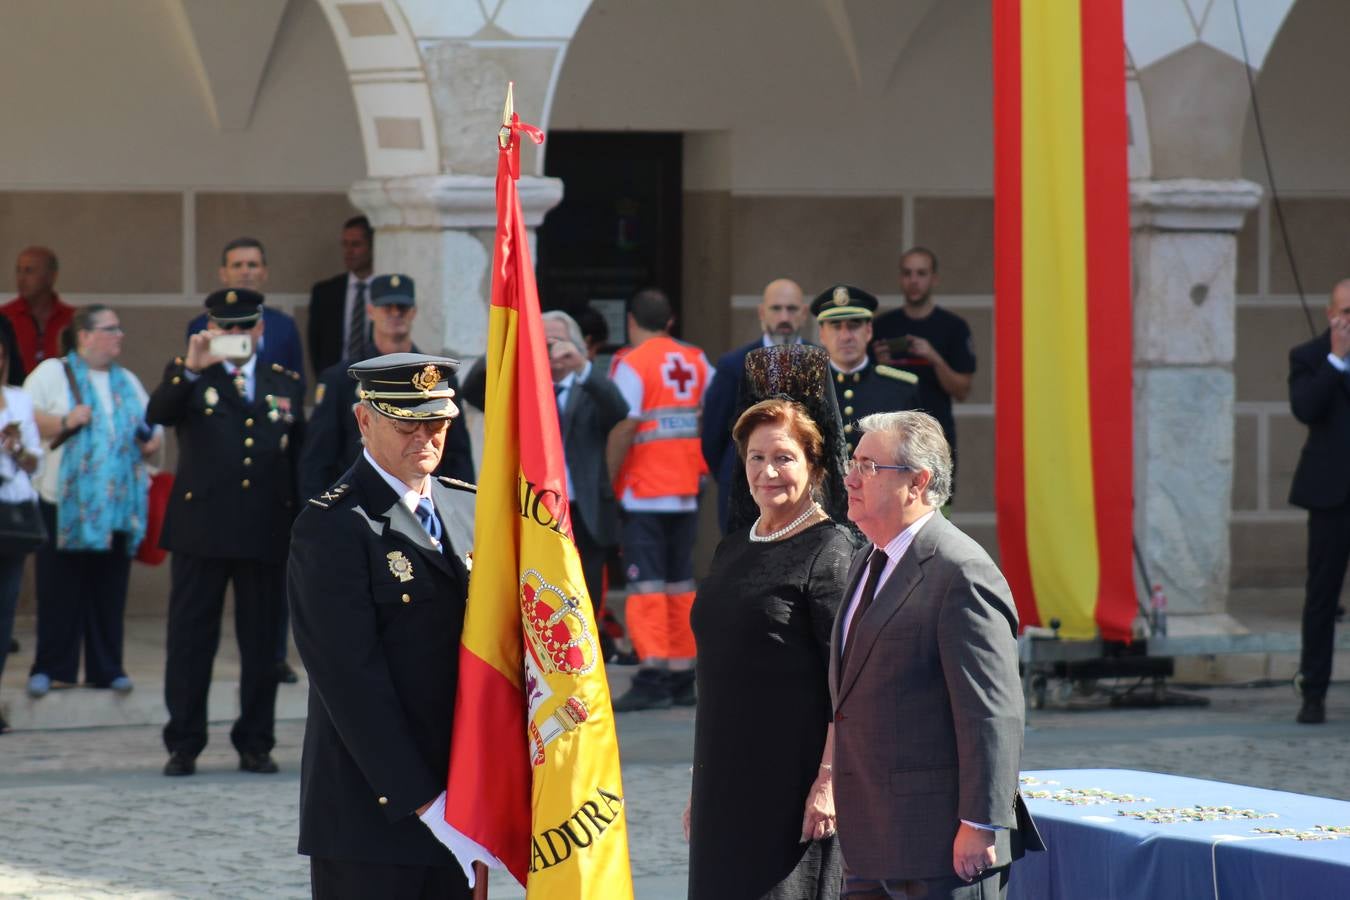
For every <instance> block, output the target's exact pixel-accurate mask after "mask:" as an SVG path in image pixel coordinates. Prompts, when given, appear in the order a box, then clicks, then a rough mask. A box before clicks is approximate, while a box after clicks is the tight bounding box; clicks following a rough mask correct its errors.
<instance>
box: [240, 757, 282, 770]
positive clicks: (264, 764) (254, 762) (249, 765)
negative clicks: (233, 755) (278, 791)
mask: <svg viewBox="0 0 1350 900" xmlns="http://www.w3.org/2000/svg"><path fill="white" fill-rule="evenodd" d="M239 770H240V771H241V772H256V773H257V774H259V775H275V774H276V773H277V771H278V769H277V764H276V762H275V761H273V759H272V754H270V753H240V754H239Z"/></svg>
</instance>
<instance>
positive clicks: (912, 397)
mask: <svg viewBox="0 0 1350 900" xmlns="http://www.w3.org/2000/svg"><path fill="white" fill-rule="evenodd" d="M830 374H831V375H832V376H833V377H834V396H835V399H837V400H838V401H839V414H840V416H841V417H842V418H843V422H844V440H845V441H847V442H848V449H849V452H852V451H853V450H854V449H855V448H856V447H857V446H858V438H860V437H861V436H862V434H861V432H859V431H858V420H859V419H862V418H863V417H864V416H870V415H872V414H873V413H883V412H900V411H901V410H906V409H918V408H919V387H918V381H919V379H918V378H917V377H916V376H914V375H913V374H911V373H909V372H905V371H902V370H900V369H893V368H891V367H890V366H879V365H877V364H876V363H874V362H872V359H871V357H868V359H867V365H865V366H863V367H862V368H861V369H859V370H858V371H856V372H849V373H847V374H845V373H844V372H839V371H836V370H835V369H834V368H833V367H831V368H830Z"/></svg>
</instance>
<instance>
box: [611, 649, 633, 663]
mask: <svg viewBox="0 0 1350 900" xmlns="http://www.w3.org/2000/svg"><path fill="white" fill-rule="evenodd" d="M638 662H639V660H638V655H637V654H636V653H634V652H633V651H632V650H615V651H614V652H613V653H612V654H610V655H609V656H606V657H605V665H607V666H636V665H637V664H638Z"/></svg>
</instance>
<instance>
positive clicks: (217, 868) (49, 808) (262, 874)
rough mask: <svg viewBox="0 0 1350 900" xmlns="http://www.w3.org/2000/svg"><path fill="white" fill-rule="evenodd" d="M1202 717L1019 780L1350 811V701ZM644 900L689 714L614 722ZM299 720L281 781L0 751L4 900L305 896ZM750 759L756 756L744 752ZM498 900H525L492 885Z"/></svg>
mask: <svg viewBox="0 0 1350 900" xmlns="http://www.w3.org/2000/svg"><path fill="white" fill-rule="evenodd" d="M1196 693H1197V694H1200V695H1203V696H1205V697H1207V698H1209V699H1210V701H1211V704H1210V705H1209V706H1208V707H1203V708H1194V707H1171V708H1162V709H1103V708H1101V704H1100V703H1097V702H1095V701H1090V700H1083V699H1079V700H1075V701H1073V704H1074V705H1075V706H1078V707H1082V708H1058V709H1052V710H1048V711H1038V712H1037V713H1035V714H1034V716H1033V721H1032V728H1031V729H1030V730H1029V731H1028V733H1027V741H1026V744H1027V747H1026V753H1025V756H1024V768H1027V769H1048V768H1074V767H1085V768H1086V767H1092V768H1103V767H1105V768H1110V767H1121V768H1138V769H1148V770H1152V771H1161V772H1172V773H1177V774H1183V775H1191V776H1196V777H1203V778H1212V779H1217V780H1222V781H1233V782H1241V783H1245V784H1252V785H1259V786H1262V787H1271V788H1279V789H1284V790H1292V791H1297V792H1303V793H1316V794H1322V795H1325V796H1332V797H1339V798H1342V799H1350V754H1346V753H1345V752H1344V748H1345V746H1346V742H1347V740H1350V688H1346V687H1343V686H1337V687H1335V688H1333V691H1332V694H1331V697H1330V698H1329V699H1330V703H1329V707H1328V711H1329V715H1330V722H1329V723H1328V724H1327V725H1324V726H1321V727H1318V728H1309V727H1306V726H1297V725H1295V724H1294V723H1293V714H1294V711H1295V709H1296V701H1295V698H1294V697H1293V694H1292V692H1291V691H1290V689H1289V688H1288V687H1287V686H1284V685H1281V686H1274V687H1258V688H1248V689H1242V688H1221V689H1212V690H1206V691H1202V692H1199V691H1198V692H1196ZM619 721H620V742H621V745H622V753H623V758H624V783H625V791H626V794H627V797H628V803H629V815H630V830H631V851H632V858H633V874H634V877H635V882H636V885H637V892H638V898H639V900H672V898H677V897H681V898H682V897H683V896H684V887H683V879H684V872H685V866H686V851H685V847H684V842H683V839H682V837H681V835H680V830H679V814H680V810H681V809H682V808H683V806H684V802H685V799H686V797H687V792H688V783H689V781H688V779H689V776H688V765H689V757H690V753H691V749H692V715H691V713H690V711H688V710H672V711H663V712H651V713H638V714H629V715H627V716H624V717H622V718H621V719H620V720H619ZM302 735H303V724H302V723H300V722H283V723H280V724H279V727H278V735H277V736H278V746H277V750H276V756H277V760H278V762H279V763H280V764H281V766H282V774H280V775H277V776H271V777H268V776H258V775H249V774H245V773H241V772H238V771H236V769H235V767H236V765H237V759H236V757H235V755H234V753H233V752H232V750H231V749H230V747H229V739H228V736H227V727H226V726H214V727H213V728H212V731H211V743H210V745H209V746H208V748H207V750H206V752H205V753H203V755H202V756H201V758H200V759H199V761H198V762H199V774H198V775H196V776H194V777H192V778H184V779H166V778H164V777H162V776H161V775H160V774H159V769H160V766H161V765H162V764H163V759H164V755H163V752H162V750H161V748H160V744H159V733H158V729H157V728H153V727H132V728H102V729H87V730H82V731H71V730H66V731H32V732H16V733H13V734H10V735H5V736H4V737H0V823H3V824H2V825H0V827H2V828H3V832H4V840H3V847H4V850H3V852H0V896H4V897H38V898H55V897H110V896H117V897H147V898H170V897H175V898H176V897H268V898H271V897H304V896H308V870H307V867H306V863H305V861H304V860H303V859H302V858H301V857H299V856H297V855H296V854H295V849H294V848H295V841H296V803H297V797H298V790H299V788H298V775H297V773H298V770H299V757H300V742H301V738H302ZM747 750H748V751H753V748H747ZM492 884H493V887H492V889H491V897H492V898H493V900H511V898H518V897H521V896H522V892H521V891H520V889H519V888H518V887H516V886H514V885H513V884H512V885H508V884H504V883H503V882H501V881H500V880H499V879H494V880H493V882H492Z"/></svg>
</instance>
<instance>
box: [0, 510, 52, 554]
mask: <svg viewBox="0 0 1350 900" xmlns="http://www.w3.org/2000/svg"><path fill="white" fill-rule="evenodd" d="M46 542H47V527H46V526H45V525H43V524H42V514H41V513H40V512H38V505H37V501H36V500H23V501H20V502H18V503H5V502H2V501H0V556H23V555H24V554H27V553H31V552H33V551H34V550H36V549H37V548H38V547H41V546H42V545H43V544H45V543H46Z"/></svg>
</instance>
